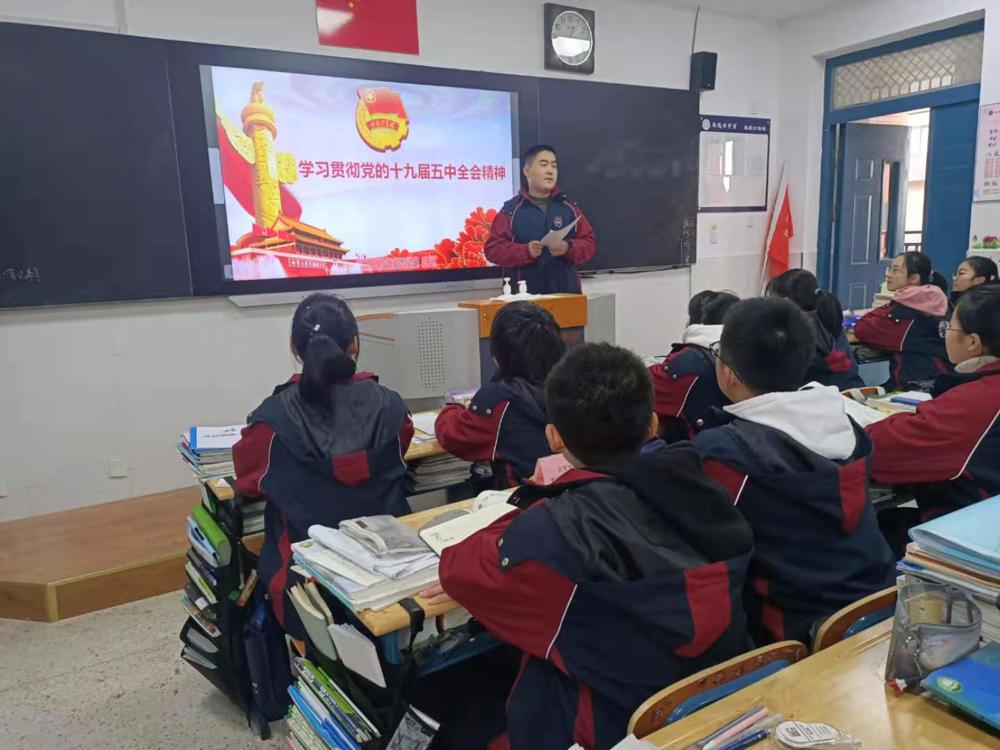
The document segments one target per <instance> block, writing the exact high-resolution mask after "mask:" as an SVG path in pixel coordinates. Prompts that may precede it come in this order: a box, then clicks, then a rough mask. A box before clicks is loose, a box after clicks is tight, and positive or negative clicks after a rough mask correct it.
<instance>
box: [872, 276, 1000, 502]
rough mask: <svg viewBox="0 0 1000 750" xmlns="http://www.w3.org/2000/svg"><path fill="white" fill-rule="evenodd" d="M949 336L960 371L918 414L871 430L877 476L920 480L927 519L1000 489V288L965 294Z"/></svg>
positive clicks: (888, 480)
mask: <svg viewBox="0 0 1000 750" xmlns="http://www.w3.org/2000/svg"><path fill="white" fill-rule="evenodd" d="M942 334H943V335H944V337H945V345H946V346H947V349H948V358H949V359H950V360H951V361H952V362H953V363H954V364H955V365H956V367H955V370H956V372H954V373H948V374H945V375H941V376H940V377H939V378H938V379H937V381H936V382H935V383H934V388H933V390H932V391H931V393H933V394H934V398H933V399H931V400H930V401H926V402H924V403H922V404H920V405H919V406H918V407H917V411H916V413H914V414H896V415H893V416H891V417H888V418H887V419H883V420H882V421H881V422H876V423H875V424H873V425H871V426H870V427H869V428H868V434H869V435H871V437H872V440H873V441H874V442H875V459H874V461H873V462H872V478H873V479H874V480H875V481H877V482H884V483H885V484H914V485H915V486H914V494H915V495H916V500H917V504H918V506H919V507H920V512H921V517H922V518H923V520H928V519H930V518H933V517H935V516H939V515H942V514H944V513H948V512H950V511H953V510H957V509H958V508H962V507H964V506H966V505H971V504H972V503H975V502H977V501H979V500H982V499H984V498H987V497H993V496H994V495H997V494H1000V285H996V284H990V285H988V286H977V287H975V288H973V289H971V290H969V291H967V292H966V293H965V294H963V295H962V298H961V300H959V303H958V307H956V308H955V312H954V314H953V315H952V316H951V321H950V322H948V323H947V328H943V330H942Z"/></svg>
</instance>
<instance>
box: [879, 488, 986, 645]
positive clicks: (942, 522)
mask: <svg viewBox="0 0 1000 750" xmlns="http://www.w3.org/2000/svg"><path fill="white" fill-rule="evenodd" d="M998 529H1000V496H998V497H994V498H991V499H989V500H983V501H981V502H978V503H976V504H975V505H970V506H969V507H967V508H962V509H961V510H957V511H955V512H954V513H949V514H948V515H946V516H941V517H940V518H935V519H934V520H933V521H928V522H927V523H924V524H921V525H920V526H916V527H914V528H912V529H910V538H911V539H912V540H913V541H912V542H911V543H910V544H909V545H907V547H906V556H905V557H904V558H903V559H902V560H901V561H900V562H899V569H900V570H901V571H902V572H904V573H908V574H910V575H913V576H916V577H918V578H922V579H924V580H927V581H933V582H936V583H945V584H949V585H951V586H957V587H958V588H961V589H964V590H965V591H966V592H967V593H968V594H969V595H970V596H971V597H972V598H973V599H975V600H976V603H977V604H979V608H980V609H981V610H982V613H983V630H982V635H983V638H984V639H986V640H987V641H994V642H1000V609H998V607H997V602H1000V544H998V543H997V542H998V538H1000V537H998V531H997V530H998Z"/></svg>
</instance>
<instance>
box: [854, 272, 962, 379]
mask: <svg viewBox="0 0 1000 750" xmlns="http://www.w3.org/2000/svg"><path fill="white" fill-rule="evenodd" d="M886 282H887V283H886V286H887V287H888V289H889V291H890V292H895V293H896V295H895V297H894V298H893V300H892V302H890V303H889V304H888V305H884V306H882V307H876V308H875V309H874V310H872V311H871V312H869V313H868V314H866V315H864V316H863V317H862V318H861V320H859V321H858V322H857V325H855V327H854V335H855V336H856V337H857V339H858V341H860V342H861V343H863V344H868V345H869V346H871V347H873V348H875V349H883V350H885V351H889V352H892V353H893V355H892V370H891V375H890V378H889V381H888V382H887V383H886V384H885V387H886V389H887V390H893V391H900V390H906V389H907V388H909V387H910V384H915V386H916V387H921V386H922V385H923V384H925V383H930V382H931V381H933V380H934V378H936V377H937V376H938V375H940V374H941V373H942V372H948V371H949V370H950V369H951V368H950V367H949V366H948V360H947V355H946V354H945V351H944V342H943V341H942V340H941V337H940V336H939V335H938V326H939V325H940V324H941V321H942V320H943V319H944V317H945V316H946V315H947V314H948V296H947V295H946V294H945V291H946V290H947V288H948V286H947V284H946V283H945V280H944V277H943V276H941V274H939V273H938V272H937V271H931V261H930V259H929V258H928V257H927V256H926V255H924V254H923V253H916V252H909V253H903V254H902V255H897V256H896V257H895V258H893V259H892V265H891V266H890V267H889V270H888V271H887V272H886Z"/></svg>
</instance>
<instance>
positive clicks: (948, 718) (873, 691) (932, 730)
mask: <svg viewBox="0 0 1000 750" xmlns="http://www.w3.org/2000/svg"><path fill="white" fill-rule="evenodd" d="M891 632H892V621H891V620H889V621H888V622H884V623H880V624H879V625H876V626H874V627H872V628H870V629H868V630H865V631H863V632H861V633H858V634H857V635H855V636H853V637H851V638H848V639H847V640H845V641H841V642H840V643H838V644H836V645H834V646H831V647H830V648H828V649H825V650H823V651H820V652H819V653H818V654H814V655H812V656H809V657H807V658H805V659H803V660H802V661H800V662H798V663H797V664H793V665H792V666H790V667H788V668H787V669H783V670H782V671H780V672H778V673H777V674H773V675H771V676H770V677H767V678H766V679H763V680H761V681H760V682H758V683H755V684H753V685H750V686H749V687H746V688H743V689H742V690H740V691H739V692H736V693H733V694H732V695H730V696H729V697H727V698H724V699H723V700H721V701H719V702H718V703H714V704H712V705H710V706H707V707H706V708H703V709H702V710H701V711H698V712H697V713H695V714H692V715H691V716H688V717H687V718H685V719H682V720H680V721H678V722H676V723H674V724H671V725H669V726H667V727H664V728H663V729H661V730H659V731H658V732H655V733H653V734H652V735H649V736H648V737H646V738H645V739H646V741H647V742H649V743H650V744H652V745H653V746H654V747H657V748H660V749H661V750H682V748H686V747H688V746H689V745H690V744H692V743H693V742H696V741H697V740H699V739H701V738H702V737H705V736H706V735H708V734H710V733H711V732H713V731H714V730H715V729H717V728H718V727H720V726H722V725H723V724H725V723H726V722H728V721H730V720H731V719H732V718H733V717H734V716H736V715H739V714H741V713H743V712H745V711H747V710H748V709H750V708H752V707H753V706H756V705H764V706H767V708H769V709H770V710H771V711H772V712H777V713H781V714H783V715H784V716H785V718H786V719H796V720H799V721H808V722H816V721H820V722H825V723H827V724H831V725H833V726H835V727H837V728H838V729H840V730H842V731H844V732H847V733H848V734H850V735H851V736H853V737H854V738H855V739H858V740H861V742H862V747H864V748H865V750H869V749H870V750H890V749H891V748H899V749H900V750H903V749H904V748H905V750H942V749H943V748H948V749H949V750H951V749H952V748H954V749H955V750H958V749H959V748H961V750H997V748H998V747H1000V739H997V737H996V735H993V734H990V733H989V732H988V731H987V730H985V729H983V728H981V727H980V726H979V725H976V724H972V723H971V722H970V721H968V720H966V719H965V718H963V717H962V716H961V715H959V714H957V713H954V712H952V711H951V710H950V709H948V708H947V707H945V706H944V705H942V704H940V703H936V702H935V701H933V700H931V699H929V698H924V697H921V696H919V695H914V694H911V693H906V694H904V695H902V696H898V697H897V696H896V695H895V694H893V693H892V691H891V690H890V689H889V688H887V687H886V686H885V684H884V681H883V678H882V675H883V672H884V670H885V661H886V657H887V655H888V652H889V636H890V634H891ZM778 747H780V746H779V745H778V744H776V743H775V742H774V741H773V740H767V741H766V742H762V743H760V744H759V745H755V746H754V748H755V750H756V748H761V750H767V749H769V748H778Z"/></svg>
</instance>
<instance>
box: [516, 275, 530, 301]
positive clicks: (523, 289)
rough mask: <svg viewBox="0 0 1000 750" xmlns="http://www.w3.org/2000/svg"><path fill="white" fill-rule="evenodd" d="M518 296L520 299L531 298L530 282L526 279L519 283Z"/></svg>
mask: <svg viewBox="0 0 1000 750" xmlns="http://www.w3.org/2000/svg"><path fill="white" fill-rule="evenodd" d="M517 296H518V297H529V296H531V295H529V294H528V282H527V280H525V279H521V280H520V281H518V282H517Z"/></svg>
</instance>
